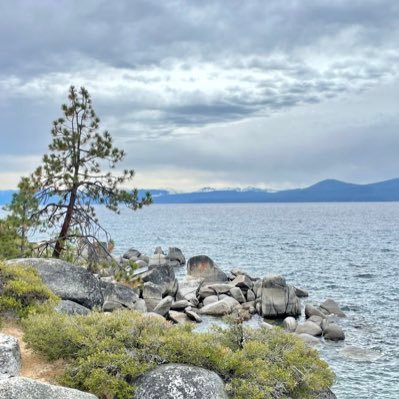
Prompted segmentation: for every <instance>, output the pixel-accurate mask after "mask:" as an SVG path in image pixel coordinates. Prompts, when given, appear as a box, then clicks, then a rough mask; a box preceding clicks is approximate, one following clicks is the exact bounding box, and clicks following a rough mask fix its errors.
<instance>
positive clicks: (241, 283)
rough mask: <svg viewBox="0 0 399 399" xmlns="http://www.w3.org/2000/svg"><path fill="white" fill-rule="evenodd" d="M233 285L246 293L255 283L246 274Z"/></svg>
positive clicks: (234, 281) (237, 278) (239, 277)
mask: <svg viewBox="0 0 399 399" xmlns="http://www.w3.org/2000/svg"><path fill="white" fill-rule="evenodd" d="M231 284H232V285H234V286H236V287H239V288H241V289H243V290H245V291H248V290H250V289H252V287H253V286H254V283H253V281H252V280H251V279H250V278H249V277H248V276H247V275H245V274H239V275H238V276H237V277H236V278H235V279H234V280H233V281H232V282H231Z"/></svg>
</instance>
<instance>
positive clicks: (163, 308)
mask: <svg viewBox="0 0 399 399" xmlns="http://www.w3.org/2000/svg"><path fill="white" fill-rule="evenodd" d="M172 303H173V297H171V296H167V297H165V298H164V299H162V300H161V301H160V302H159V303H158V305H157V306H156V307H155V308H154V310H153V312H154V313H158V314H160V315H161V316H165V315H166V313H168V312H169V310H170V307H171V306H172Z"/></svg>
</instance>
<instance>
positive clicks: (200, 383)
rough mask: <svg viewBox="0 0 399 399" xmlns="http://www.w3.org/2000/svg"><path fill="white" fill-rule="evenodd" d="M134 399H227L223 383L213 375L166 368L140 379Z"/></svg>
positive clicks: (179, 366)
mask: <svg viewBox="0 0 399 399" xmlns="http://www.w3.org/2000/svg"><path fill="white" fill-rule="evenodd" d="M134 385H135V386H136V387H137V390H136V392H135V394H134V396H133V398H134V399H227V398H228V397H227V394H226V392H225V390H224V384H223V381H222V379H221V378H220V377H219V376H218V375H217V374H216V373H214V372H213V371H209V370H206V369H203V368H200V367H194V366H187V365H183V364H166V365H163V366H159V367H157V368H156V369H155V370H152V371H150V372H148V373H146V374H144V375H143V376H141V377H139V378H138V379H137V380H136V381H135V382H134Z"/></svg>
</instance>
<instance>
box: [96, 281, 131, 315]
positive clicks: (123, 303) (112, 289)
mask: <svg viewBox="0 0 399 399" xmlns="http://www.w3.org/2000/svg"><path fill="white" fill-rule="evenodd" d="M102 292H103V297H104V304H103V310H104V311H105V312H112V311H113V310H115V309H122V308H126V309H130V310H132V309H134V308H135V304H136V302H137V300H138V299H139V296H138V295H137V294H136V292H135V291H134V290H133V289H132V288H130V287H128V286H126V285H123V284H117V283H105V282H102Z"/></svg>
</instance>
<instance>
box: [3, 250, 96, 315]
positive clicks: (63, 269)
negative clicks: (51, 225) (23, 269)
mask: <svg viewBox="0 0 399 399" xmlns="http://www.w3.org/2000/svg"><path fill="white" fill-rule="evenodd" d="M7 264H8V265H22V266H30V267H33V268H34V269H36V270H37V272H38V274H39V276H40V277H41V279H42V280H43V282H44V284H46V285H47V286H48V287H49V288H50V289H51V290H52V291H53V292H54V293H55V294H57V295H58V296H59V297H60V298H61V299H68V300H70V301H73V302H77V303H79V304H80V305H83V306H85V307H86V308H89V309H91V308H93V307H94V306H102V304H103V296H102V293H101V287H100V280H99V279H98V278H97V277H95V276H94V275H93V274H92V273H90V272H89V271H87V270H86V269H84V268H83V267H80V266H75V265H73V264H72V263H68V262H65V261H63V260H60V259H42V258H26V259H13V260H9V261H7Z"/></svg>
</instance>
